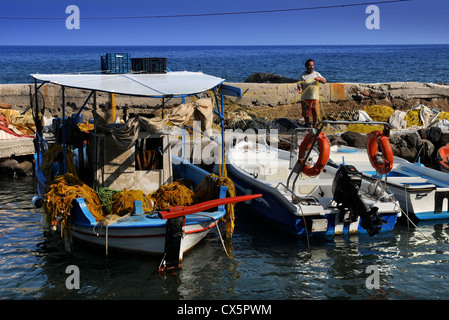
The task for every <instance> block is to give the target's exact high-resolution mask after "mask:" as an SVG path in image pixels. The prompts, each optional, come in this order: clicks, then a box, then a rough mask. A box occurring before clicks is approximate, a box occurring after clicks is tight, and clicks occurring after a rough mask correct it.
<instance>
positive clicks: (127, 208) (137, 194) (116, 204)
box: [110, 189, 153, 217]
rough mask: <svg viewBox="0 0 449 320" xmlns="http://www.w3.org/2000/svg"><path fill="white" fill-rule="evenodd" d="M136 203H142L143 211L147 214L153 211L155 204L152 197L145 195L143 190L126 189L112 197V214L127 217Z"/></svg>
mask: <svg viewBox="0 0 449 320" xmlns="http://www.w3.org/2000/svg"><path fill="white" fill-rule="evenodd" d="M134 201H142V206H143V210H144V211H146V212H148V211H151V209H153V203H152V201H151V199H150V197H149V196H148V195H146V194H145V193H143V191H142V190H133V189H131V190H127V189H124V190H123V191H120V192H116V193H115V194H114V195H113V196H112V199H111V203H112V207H111V210H110V213H111V214H115V215H118V216H120V217H122V216H124V215H127V214H129V213H130V212H132V210H133V207H134Z"/></svg>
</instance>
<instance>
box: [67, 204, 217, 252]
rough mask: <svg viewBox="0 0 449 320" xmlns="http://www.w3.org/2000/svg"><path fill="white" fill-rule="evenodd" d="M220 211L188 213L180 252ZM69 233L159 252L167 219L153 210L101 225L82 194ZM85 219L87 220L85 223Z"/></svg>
mask: <svg viewBox="0 0 449 320" xmlns="http://www.w3.org/2000/svg"><path fill="white" fill-rule="evenodd" d="M223 214H224V213H223V212H202V213H201V216H198V215H195V214H193V215H192V216H187V218H186V222H185V225H184V227H183V233H184V236H183V238H182V240H181V250H182V252H187V251H188V250H190V249H192V248H193V247H194V246H195V245H196V244H197V243H198V242H200V241H201V240H202V239H203V238H204V237H205V236H206V235H207V234H208V232H209V231H210V230H211V229H212V228H213V227H214V226H215V225H216V224H217V221H218V219H219V218H221V217H222V216H223ZM73 219H74V222H73V223H72V236H73V238H74V239H76V240H79V241H81V242H84V243H87V244H89V245H93V246H97V247H103V248H107V249H108V250H109V249H110V250H117V251H124V252H132V253H140V254H151V255H161V254H163V253H164V251H165V239H166V225H167V222H166V221H164V220H162V219H159V218H158V217H157V215H156V214H139V215H134V216H132V215H131V216H129V217H125V218H123V219H120V220H119V221H118V222H117V223H113V224H111V225H109V226H103V225H101V224H99V223H97V222H96V221H92V219H93V217H92V216H91V214H90V212H89V211H88V209H87V207H86V205H85V203H84V199H83V198H79V199H77V200H76V204H75V206H74V210H73ZM86 219H88V220H89V222H87V223H86Z"/></svg>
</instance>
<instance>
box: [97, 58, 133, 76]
mask: <svg viewBox="0 0 449 320" xmlns="http://www.w3.org/2000/svg"><path fill="white" fill-rule="evenodd" d="M101 72H102V73H114V74H117V73H129V72H131V55H130V54H129V53H106V54H105V55H104V56H101Z"/></svg>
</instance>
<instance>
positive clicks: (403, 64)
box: [0, 45, 449, 83]
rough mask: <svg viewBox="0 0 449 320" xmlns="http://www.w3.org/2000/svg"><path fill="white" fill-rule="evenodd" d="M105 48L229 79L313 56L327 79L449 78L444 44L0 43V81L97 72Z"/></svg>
mask: <svg viewBox="0 0 449 320" xmlns="http://www.w3.org/2000/svg"><path fill="white" fill-rule="evenodd" d="M107 52H119V53H130V54H131V57H135V58H137V57H166V58H167V66H168V67H169V68H170V69H171V70H173V71H180V70H188V71H202V72H204V73H207V74H211V75H215V76H219V77H223V78H224V79H226V81H228V82H243V81H245V79H247V78H248V77H249V76H250V75H251V74H253V73H256V72H269V73H275V74H280V75H283V76H286V77H289V78H294V79H297V78H298V77H299V74H300V73H302V72H303V71H304V62H305V61H306V60H307V59H309V58H312V59H314V60H315V65H316V70H317V71H319V72H321V73H322V74H323V76H325V77H326V78H327V80H328V81H329V82H362V83H376V82H395V81H417V82H434V83H439V82H444V83H449V45H380V46H375V45H372V46H371V45H370V46H114V47H111V46H109V47H105V46H73V47H72V46H0V57H1V59H2V63H1V64H0V83H29V82H32V79H31V77H30V76H29V74H30V73H67V72H91V71H99V70H100V56H101V55H103V54H105V53H107Z"/></svg>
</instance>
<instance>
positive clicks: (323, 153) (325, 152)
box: [298, 132, 330, 177]
mask: <svg viewBox="0 0 449 320" xmlns="http://www.w3.org/2000/svg"><path fill="white" fill-rule="evenodd" d="M311 137H312V132H309V133H308V134H307V135H306V137H305V138H304V140H303V141H302V143H301V145H300V146H299V153H298V155H301V154H302V153H303V152H304V153H305V152H307V151H308V150H309V149H310V146H311V145H312V139H311ZM316 139H317V142H318V149H319V152H320V155H319V157H318V160H317V162H316V163H315V165H314V166H313V167H310V166H304V167H303V168H302V172H303V173H304V174H306V175H308V176H311V177H312V176H317V175H319V174H320V173H321V171H323V169H324V166H325V165H326V163H327V161H328V160H329V156H330V145H329V140H327V137H326V135H325V134H324V133H323V132H320V134H319V135H318V137H317V138H316Z"/></svg>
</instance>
